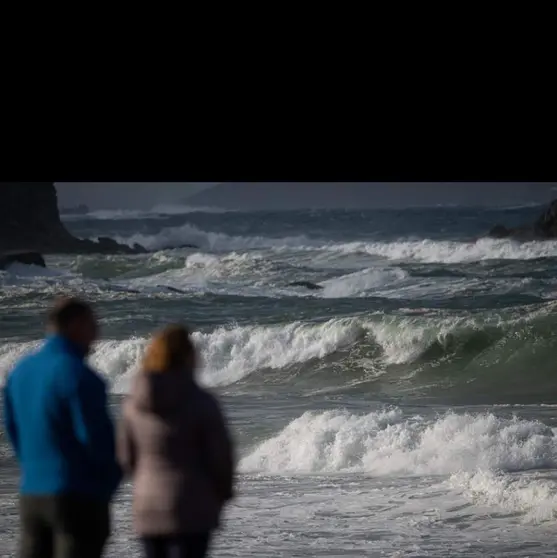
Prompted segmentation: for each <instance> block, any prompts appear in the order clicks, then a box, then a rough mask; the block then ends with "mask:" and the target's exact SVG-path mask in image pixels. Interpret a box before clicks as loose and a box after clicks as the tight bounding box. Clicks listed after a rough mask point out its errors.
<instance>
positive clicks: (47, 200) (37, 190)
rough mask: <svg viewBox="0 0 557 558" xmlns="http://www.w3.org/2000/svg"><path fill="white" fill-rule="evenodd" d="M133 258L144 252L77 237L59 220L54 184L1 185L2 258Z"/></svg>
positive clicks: (107, 242) (14, 183) (20, 183)
mask: <svg viewBox="0 0 557 558" xmlns="http://www.w3.org/2000/svg"><path fill="white" fill-rule="evenodd" d="M17 251H21V252H38V253H42V254H48V253H66V254H83V253H85V254H87V253H89V254H93V253H101V254H114V253H123V254H134V253H142V252H145V249H144V248H143V247H141V246H139V245H136V246H134V247H133V248H131V247H129V246H126V245H122V244H118V243H117V242H116V241H114V240H112V239H110V238H100V239H99V240H98V241H97V242H94V241H92V240H82V239H79V238H76V237H74V236H73V235H72V234H71V233H70V232H69V231H68V230H67V229H66V227H65V226H64V224H63V223H62V221H61V220H60V213H59V210H58V197H57V194H56V188H55V186H54V183H52V182H0V254H1V253H7V252H9V253H11V254H13V253H15V252H17Z"/></svg>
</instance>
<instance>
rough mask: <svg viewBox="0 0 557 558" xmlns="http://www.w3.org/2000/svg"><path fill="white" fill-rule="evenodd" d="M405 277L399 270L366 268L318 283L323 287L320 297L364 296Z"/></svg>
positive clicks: (403, 272) (406, 275)
mask: <svg viewBox="0 0 557 558" xmlns="http://www.w3.org/2000/svg"><path fill="white" fill-rule="evenodd" d="M407 277H408V274H407V273H406V272H405V271H404V270H402V269H400V268H389V269H373V268H368V269H364V270H361V271H356V272H354V273H350V274H347V275H342V276H341V277H335V278H333V279H328V280H326V281H322V282H321V283H320V285H321V286H322V287H323V291H321V296H323V297H324V298H342V297H350V296H355V295H364V294H365V293H366V292H367V291H369V290H370V289H377V288H379V287H384V286H386V285H389V286H393V285H396V284H397V283H400V281H402V280H403V279H406V278H407Z"/></svg>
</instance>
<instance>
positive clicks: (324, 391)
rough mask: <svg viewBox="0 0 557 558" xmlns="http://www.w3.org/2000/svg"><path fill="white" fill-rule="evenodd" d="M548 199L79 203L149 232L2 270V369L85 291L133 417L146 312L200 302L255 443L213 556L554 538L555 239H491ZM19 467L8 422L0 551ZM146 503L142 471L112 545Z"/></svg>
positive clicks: (120, 226) (534, 552)
mask: <svg viewBox="0 0 557 558" xmlns="http://www.w3.org/2000/svg"><path fill="white" fill-rule="evenodd" d="M540 211H541V208H540V207H522V208H520V207H519V208H504V209H499V210H492V209H491V210H488V209H482V208H458V207H445V208H443V207H441V208H433V209H419V210H418V209H409V210H404V211H394V210H380V211H294V212H253V213H242V212H222V211H220V212H219V211H216V210H215V211H213V210H211V209H210V208H204V209H203V210H195V209H192V208H185V207H179V206H173V207H159V208H155V209H153V210H152V211H150V212H132V211H118V212H115V211H102V212H96V213H92V214H89V215H85V216H67V217H65V221H66V224H67V226H68V227H69V228H70V229H71V230H72V232H74V233H75V234H76V235H78V236H81V237H83V238H94V237H97V236H110V237H112V238H115V239H117V240H119V241H122V242H128V243H130V244H132V243H134V242H139V243H141V244H143V245H145V246H146V247H148V248H149V249H151V250H153V252H152V253H150V254H148V255H137V256H108V257H107V256H85V255H84V256H78V257H75V256H72V257H69V256H62V255H60V256H50V257H48V258H47V264H48V268H47V269H46V270H45V269H39V268H34V267H30V266H24V265H17V264H16V265H13V266H12V267H10V268H9V269H8V270H7V271H4V272H0V378H3V377H4V376H5V374H6V373H7V372H8V371H9V370H10V367H11V366H12V365H13V363H14V362H15V361H16V359H17V358H18V357H20V356H21V355H22V354H24V353H25V352H27V351H30V350H32V349H33V348H34V347H36V346H38V344H39V343H40V339H41V336H42V330H43V319H44V314H45V311H46V309H47V308H48V307H49V305H50V303H51V301H52V299H53V297H54V296H55V295H58V294H60V293H72V294H78V295H81V296H84V297H86V298H87V299H89V300H90V301H92V302H93V303H94V304H95V306H96V308H97V309H98V312H99V315H100V317H101V323H102V339H101V340H100V341H99V343H98V346H97V348H96V350H95V352H94V354H93V355H92V357H91V360H92V362H93V364H94V365H95V366H96V367H97V368H98V370H99V371H101V372H102V374H104V375H105V376H106V378H107V380H108V382H109V384H110V386H111V391H112V394H113V396H112V410H113V412H114V416H115V417H117V416H118V413H119V405H120V402H121V398H122V397H123V396H124V395H125V393H126V392H127V390H128V386H129V382H130V378H131V377H132V376H133V374H134V371H135V369H136V367H137V364H138V362H139V360H140V358H141V355H142V351H143V348H144V346H145V342H146V339H147V338H148V336H149V334H150V332H151V331H152V330H153V329H154V328H156V327H158V326H160V325H163V324H165V323H167V322H169V321H184V322H186V323H187V324H189V325H190V326H191V328H192V329H193V331H194V332H195V333H194V338H195V342H196V343H197V345H198V347H199V350H200V353H201V355H202V360H203V367H202V369H201V370H200V371H199V377H200V381H201V382H202V383H203V384H205V385H206V386H209V387H211V388H213V389H214V390H215V391H216V392H217V394H218V395H219V396H220V397H221V399H222V402H223V404H224V406H225V409H226V413H227V415H228V417H229V419H230V422H231V427H232V430H233V433H234V437H235V439H236V442H237V445H238V453H239V460H240V461H239V471H240V476H239V497H238V498H237V500H236V501H235V502H234V503H233V504H232V505H231V506H230V507H229V508H228V510H227V514H226V523H225V526H224V530H223V532H222V533H221V534H220V535H219V536H218V537H217V539H216V540H215V543H214V548H213V555H214V556H218V557H225V556H227V557H232V556H242V557H246V556H253V557H256V556H257V557H265V556H269V557H270V556H273V557H276V556H284V557H286V556H292V557H294V556H296V557H310V556H328V557H331V556H389V557H402V556H413V557H417V556H432V557H441V556H442V557H447V556H451V557H456V556H466V557H480V556H482V557H484V556H485V557H487V556H516V557H518V556H521V557H526V556H557V546H556V544H555V533H556V529H557V527H556V517H557V437H556V433H557V420H556V416H557V335H556V334H555V332H556V329H557V327H556V326H557V302H556V300H557V242H552V241H548V242H526V243H518V242H514V241H510V240H491V239H485V238H482V235H483V234H484V233H485V232H486V230H488V229H489V228H490V227H491V226H492V225H494V224H495V223H497V222H503V223H505V224H508V225H513V224H521V223H524V222H529V221H532V220H533V219H535V217H536V216H537V215H538V214H539V213H540ZM184 244H196V245H197V246H198V248H196V249H194V248H180V246H182V245H184ZM294 281H311V282H313V283H315V284H318V285H320V286H322V287H323V289H321V290H311V291H310V290H308V289H306V288H303V287H295V286H290V285H289V283H291V282H294ZM17 482H18V471H17V467H16V466H15V463H14V461H13V458H12V456H11V452H10V450H9V448H8V447H7V445H6V441H5V437H4V434H3V433H1V437H0V556H12V555H14V552H15V549H16V546H17V534H18V518H17ZM130 504H131V501H130V487H129V485H128V484H125V485H124V486H123V487H122V489H121V491H120V492H119V494H118V498H117V500H116V502H115V506H114V517H115V523H114V528H115V529H114V534H113V537H112V540H111V544H110V547H109V548H108V549H107V556H110V557H116V556H140V549H139V547H138V546H137V544H136V542H135V540H134V536H133V533H132V531H131V524H130V523H131V516H130V513H131V511H130Z"/></svg>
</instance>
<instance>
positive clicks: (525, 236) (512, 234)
mask: <svg viewBox="0 0 557 558" xmlns="http://www.w3.org/2000/svg"><path fill="white" fill-rule="evenodd" d="M488 236H489V237H491V238H513V239H516V240H551V239H555V238H557V200H554V201H552V202H551V204H550V205H549V207H548V208H547V209H546V210H545V211H544V212H543V214H542V215H541V216H540V217H539V219H538V220H537V221H536V222H535V223H534V224H533V225H529V226H524V227H516V228H507V227H505V226H504V225H495V227H493V228H492V229H491V230H490V231H489V233H488Z"/></svg>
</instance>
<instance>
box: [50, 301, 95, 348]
mask: <svg viewBox="0 0 557 558" xmlns="http://www.w3.org/2000/svg"><path fill="white" fill-rule="evenodd" d="M48 328H49V330H51V331H52V332H54V333H57V334H59V335H62V336H63V337H65V338H66V339H68V340H70V341H71V342H73V343H75V344H76V345H78V346H79V347H80V348H82V349H83V350H84V351H85V352H86V353H88V352H89V351H90V350H91V347H92V345H93V343H94V342H95V340H96V339H97V335H98V324H97V319H96V317H95V313H94V312H93V309H92V308H91V307H90V306H89V305H88V304H87V303H86V302H83V301H81V300H79V299H78V298H62V299H60V300H58V301H57V302H56V304H55V305H54V308H53V309H52V310H51V311H50V313H49V315H48Z"/></svg>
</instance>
